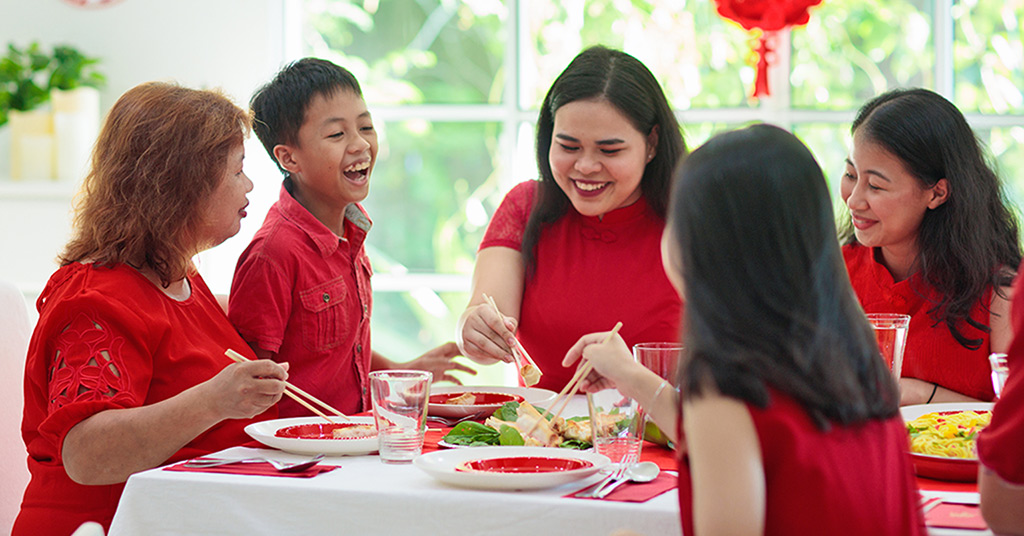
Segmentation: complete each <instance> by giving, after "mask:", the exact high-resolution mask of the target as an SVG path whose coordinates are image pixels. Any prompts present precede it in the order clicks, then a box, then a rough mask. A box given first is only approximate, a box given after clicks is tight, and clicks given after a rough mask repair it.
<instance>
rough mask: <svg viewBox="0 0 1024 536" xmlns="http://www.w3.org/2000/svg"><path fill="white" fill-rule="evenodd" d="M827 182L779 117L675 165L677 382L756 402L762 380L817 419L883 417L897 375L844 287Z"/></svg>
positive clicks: (690, 389)
mask: <svg viewBox="0 0 1024 536" xmlns="http://www.w3.org/2000/svg"><path fill="white" fill-rule="evenodd" d="M834 222H835V220H834V218H833V212H832V204H831V201H830V198H829V192H828V187H827V185H826V182H825V178H824V176H823V175H822V173H821V168H819V167H818V164H817V162H815V160H814V157H813V156H812V155H811V153H810V151H809V150H808V149H807V148H806V147H805V146H804V145H803V144H802V143H801V142H800V141H799V140H798V139H797V138H796V137H795V136H793V135H792V134H790V133H788V132H786V131H785V130H782V129H780V128H778V127H774V126H769V125H754V126H751V127H748V128H744V129H742V130H737V131H733V132H728V133H725V134H721V135H718V136H715V137H714V138H712V139H711V140H710V141H709V142H707V143H706V144H704V145H703V146H701V147H700V148H699V149H697V150H696V151H694V152H693V153H692V154H691V155H690V156H688V157H687V159H686V160H685V161H684V162H683V163H682V165H681V166H680V168H679V170H678V172H677V173H676V179H675V185H674V187H673V192H672V205H671V210H670V214H669V232H670V233H671V234H670V235H669V237H670V240H672V243H673V244H674V245H675V250H676V252H677V253H678V258H676V259H673V261H674V263H675V264H676V265H677V266H679V267H680V269H681V272H682V275H683V281H684V285H685V296H686V320H685V324H686V325H685V328H684V341H685V342H684V347H685V348H686V355H685V357H684V361H683V365H682V366H681V367H680V372H679V374H680V378H679V385H680V386H682V388H683V393H684V397H687V398H689V397H693V396H696V395H699V394H700V393H702V392H703V389H704V388H706V387H708V386H710V385H713V386H714V387H715V388H716V389H717V390H718V391H719V392H721V393H722V394H723V395H725V396H729V397H732V398H736V399H740V400H744V401H746V402H749V403H751V404H754V405H756V406H758V407H765V406H767V405H768V404H769V402H770V394H769V391H768V389H769V387H771V388H774V389H777V390H779V391H782V392H784V393H786V394H788V395H789V396H791V397H793V398H794V399H795V400H797V401H798V402H799V403H800V404H801V405H802V406H803V407H804V408H805V409H806V410H807V411H808V413H809V414H810V415H811V416H812V418H813V419H814V421H815V423H816V424H817V425H818V426H819V427H820V428H821V429H826V428H827V427H828V423H829V422H835V423H841V424H850V423H857V422H862V421H865V420H868V419H878V418H888V417H891V416H894V415H896V412H897V411H898V409H899V394H898V391H897V388H896V381H895V379H894V378H893V377H892V374H891V373H890V372H889V370H888V368H887V367H886V365H885V363H884V362H883V360H882V359H881V357H880V356H879V355H878V346H877V343H876V342H875V336H874V332H873V331H872V329H871V326H870V325H869V324H868V321H867V319H866V317H865V316H864V312H863V310H862V309H861V307H860V304H859V303H858V301H857V297H856V296H855V295H854V292H853V289H852V287H851V286H850V280H849V276H848V275H847V273H846V267H845V265H844V263H843V258H842V255H841V254H840V250H839V243H838V241H837V240H836V230H835V223H834Z"/></svg>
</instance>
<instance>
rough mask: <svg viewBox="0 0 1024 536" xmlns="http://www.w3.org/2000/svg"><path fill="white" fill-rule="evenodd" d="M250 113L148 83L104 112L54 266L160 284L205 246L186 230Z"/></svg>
mask: <svg viewBox="0 0 1024 536" xmlns="http://www.w3.org/2000/svg"><path fill="white" fill-rule="evenodd" d="M250 127H251V120H250V116H249V114H248V113H247V112H245V111H244V110H242V109H241V108H239V107H238V106H236V105H235V104H234V103H233V102H231V100H229V99H228V98H227V97H225V96H224V95H223V94H221V93H219V92H217V91H210V90H196V89H189V88H185V87H181V86H178V85H175V84H169V83H163V82H149V83H145V84H141V85H139V86H136V87H134V88H132V89H130V90H128V91H127V92H126V93H125V94H124V95H122V96H121V98H120V99H118V101H117V103H115V104H114V107H113V108H111V110H110V113H109V114H108V115H107V119H106V121H105V122H104V125H103V129H102V130H101V131H100V135H99V138H98V140H97V142H96V147H95V148H94V150H93V154H92V166H91V169H90V171H89V174H88V175H87V176H86V178H85V181H84V183H83V185H82V191H81V192H80V193H79V197H78V199H77V201H76V210H75V218H74V236H73V237H72V239H71V241H70V242H69V243H68V245H67V247H66V248H65V250H64V252H63V253H62V254H61V255H60V257H59V261H60V263H61V265H67V264H70V263H72V262H95V263H97V264H99V265H107V266H109V265H113V264H117V263H126V264H129V265H131V266H134V267H136V268H143V267H148V268H149V269H152V270H153V271H155V272H156V275H157V276H158V277H159V278H160V281H161V282H162V283H163V284H164V285H165V286H167V285H169V284H170V283H171V282H172V281H177V280H180V279H182V278H183V277H185V276H186V275H189V274H192V273H194V271H195V266H194V265H193V264H192V260H191V259H192V257H193V256H194V255H195V254H196V253H198V252H199V251H201V250H203V249H205V248H206V247H207V246H208V244H202V243H200V242H201V238H200V237H199V236H198V235H197V233H196V231H197V229H198V228H199V222H200V220H201V218H202V213H203V209H204V207H205V205H204V203H203V201H204V200H206V199H207V198H208V197H209V196H210V194H211V192H212V191H213V190H214V188H216V187H217V185H218V183H219V182H220V180H221V179H222V177H223V176H224V169H225V165H226V161H227V158H228V153H229V151H230V150H231V149H232V148H233V147H237V146H238V145H239V144H241V143H242V142H243V141H244V139H245V137H246V136H247V135H248V133H249V130H250Z"/></svg>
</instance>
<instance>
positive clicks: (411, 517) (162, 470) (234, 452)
mask: <svg viewBox="0 0 1024 536" xmlns="http://www.w3.org/2000/svg"><path fill="white" fill-rule="evenodd" d="M586 408H587V405H586V397H584V396H581V395H577V396H575V397H573V399H572V400H571V401H570V402H569V404H568V406H567V409H566V411H565V415H566V416H573V415H586V414H587V409H586ZM449 429H450V428H447V427H444V428H434V429H428V430H427V434H426V438H425V441H424V453H430V452H433V451H437V450H438V449H439V448H442V447H440V446H439V445H438V441H439V440H440V439H441V438H442V436H443V435H444V434H445V433H446V432H447V431H448V430H449ZM469 448H472V447H469ZM264 455H265V456H273V457H275V458H277V459H283V460H285V461H287V460H288V459H290V458H297V457H301V456H298V455H295V454H288V453H283V452H281V451H278V450H274V449H269V448H265V447H262V446H261V445H259V444H257V443H255V442H253V443H248V444H246V445H244V446H239V447H232V448H230V449H226V450H225V451H221V452H218V453H214V454H212V455H211V456H215V457H237V458H245V457H253V456H264ZM641 460H642V461H654V462H655V463H657V464H658V465H659V467H661V469H662V473H663V474H664V475H669V476H671V477H674V475H675V474H676V473H675V471H674V470H675V469H676V465H675V464H676V461H675V456H674V453H673V452H672V451H671V450H669V449H668V448H666V447H663V446H659V445H656V444H654V443H650V442H645V443H644V445H643V449H642V454H641ZM321 465H326V466H338V467H337V468H336V469H333V470H330V471H327V472H323V473H320V474H317V475H316V476H314V477H311V478H282V477H280V476H253V475H248V474H246V475H239V474H218V473H210V472H192V471H177V470H170V469H173V468H170V469H169V468H168V467H158V468H154V469H150V470H147V471H142V472H139V473H136V474H134V475H132V476H131V477H130V478H129V479H128V482H127V484H126V485H125V489H124V492H123V494H122V496H121V500H120V502H119V504H118V508H117V512H116V514H115V516H114V520H113V523H112V525H111V527H110V529H109V531H108V535H110V536H128V535H139V534H147V535H160V536H170V535H178V534H180V535H196V534H204V535H212V534H245V535H247V536H251V535H275V536H276V535H281V534H380V535H391V534H403V535H407V534H408V535H416V534H429V535H438V534H474V535H514V536H522V535H524V534H557V535H570V534H588V535H589V534H612V533H614V532H615V531H616V530H617V529H620V528H625V529H629V530H632V531H635V532H638V533H640V534H648V535H659V536H660V535H679V534H682V531H681V528H680V523H679V503H678V501H679V498H678V494H677V491H676V489H675V487H674V486H672V487H671V488H670V489H667V490H666V491H664V492H663V493H660V494H659V495H657V496H654V497H653V498H650V499H647V500H645V501H643V502H627V501H620V500H594V499H582V498H576V497H574V496H573V494H574V493H575V492H577V491H579V490H582V489H585V488H588V487H589V486H591V485H593V484H595V483H596V482H598V481H599V480H600V479H601V478H603V475H602V474H601V473H597V474H593V475H591V476H588V477H586V478H583V479H581V480H576V481H573V482H570V483H566V484H562V485H558V486H555V487H551V488H545V489H534V490H521V491H502V490H482V489H470V488H463V487H456V486H453V485H449V484H445V483H442V482H441V481H439V480H436V479H435V478H434V477H432V476H431V475H429V474H427V473H426V472H424V471H423V470H420V469H419V468H417V467H416V466H415V465H413V464H385V463H382V462H381V461H380V458H379V456H377V455H376V454H369V455H360V456H328V457H326V458H325V459H324V460H323V461H322V462H321ZM630 485H631V484H627V485H626V486H624V487H628V486H630ZM918 486H919V488H920V489H921V495H922V501H926V500H928V499H933V498H934V499H936V501H933V502H937V501H940V500H941V501H946V502H951V503H954V502H955V503H956V504H959V503H965V504H968V505H969V504H975V505H976V504H977V503H978V493H977V485H976V484H974V483H953V482H943V481H939V480H931V479H926V478H920V477H919V478H918ZM928 534H929V535H931V536H983V535H988V534H991V532H989V531H987V530H969V529H953V528H942V527H933V526H929V527H928Z"/></svg>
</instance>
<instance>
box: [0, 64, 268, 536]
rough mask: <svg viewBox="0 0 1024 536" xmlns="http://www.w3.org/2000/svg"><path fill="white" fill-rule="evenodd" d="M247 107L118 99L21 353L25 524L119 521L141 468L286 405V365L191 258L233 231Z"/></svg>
mask: <svg viewBox="0 0 1024 536" xmlns="http://www.w3.org/2000/svg"><path fill="white" fill-rule="evenodd" d="M249 124H250V122H249V117H248V115H247V114H246V113H245V112H244V111H243V110H241V109H240V108H238V107H237V106H235V105H234V104H233V103H232V102H231V101H230V100H228V99H227V98H225V97H224V96H223V95H221V94H219V93H216V92H212V91H199V90H193V89H187V88H183V87H179V86H176V85H172V84H165V83H148V84H143V85H140V86H138V87H135V88H133V89H131V90H129V91H128V92H127V93H125V94H124V95H123V96H122V97H121V98H120V99H119V100H118V101H117V103H116V104H115V105H114V107H113V109H111V111H110V113H109V115H108V117H107V120H106V122H105V124H104V126H103V130H102V131H101V133H100V136H99V139H98V141H97V144H96V148H95V151H94V153H93V160H92V168H91V170H90V173H89V175H88V176H87V177H86V179H85V185H84V191H83V194H82V197H81V199H80V204H79V206H78V207H77V213H76V217H75V223H74V237H73V238H72V240H71V241H70V243H69V244H68V245H67V247H66V249H65V250H64V252H63V253H62V254H61V255H60V263H61V267H60V268H59V269H58V270H57V272H56V273H54V274H53V276H51V277H50V280H49V282H48V283H47V285H46V287H45V288H44V289H43V291H42V293H41V295H40V297H39V300H38V302H37V307H38V309H39V321H38V324H37V326H36V328H35V332H34V334H33V336H32V340H31V342H30V346H29V352H28V359H27V361H26V365H25V416H24V421H23V423H22V436H23V438H24V440H25V445H26V446H27V448H28V454H29V459H28V465H29V469H30V471H31V473H32V478H31V481H30V482H29V485H28V488H27V489H26V491H25V498H24V501H23V502H22V505H21V512H20V514H19V516H18V519H17V521H16V522H15V525H14V530H13V534H15V535H27V534H33V535H41V534H61V535H67V534H70V533H71V532H72V531H74V530H75V528H76V527H78V526H79V525H81V524H82V523H83V522H86V521H96V522H99V523H101V524H102V525H104V526H105V527H109V525H110V522H111V520H112V518H113V515H114V511H115V509H116V507H117V502H118V499H119V498H120V495H121V491H122V489H123V487H124V483H125V481H126V480H127V479H128V477H129V476H130V475H131V474H132V473H135V472H138V471H142V470H145V469H150V468H153V467H157V466H159V465H162V464H165V463H168V462H175V461H178V460H182V459H185V458H189V457H193V456H197V455H201V454H206V453H209V452H214V451H217V450H220V449H223V448H226V447H228V446H232V445H236V444H239V443H241V442H243V441H244V440H245V434H244V432H243V428H244V427H245V426H246V425H247V424H249V423H250V422H254V421H257V420H264V419H267V418H274V417H276V410H275V409H274V408H273V405H274V404H275V403H276V402H277V401H278V400H279V399H280V398H281V394H282V393H283V391H284V381H283V380H285V379H286V378H287V367H285V366H281V365H278V364H276V363H273V362H271V361H266V360H262V361H253V362H249V363H242V364H232V363H231V362H230V360H228V359H227V358H226V357H225V356H224V351H225V349H227V348H233V349H236V350H238V351H240V352H243V353H247V354H248V355H249V357H253V356H252V354H251V352H250V351H249V349H248V348H249V347H248V345H246V344H245V342H244V341H242V339H241V338H240V337H239V336H238V334H237V333H236V332H235V330H234V329H233V328H232V327H231V324H230V323H229V322H228V320H227V317H226V316H225V314H224V311H223V309H222V308H221V306H220V305H219V304H218V302H217V300H216V299H215V298H214V296H213V294H211V292H210V290H209V288H207V286H206V284H205V283H204V282H203V278H202V277H200V276H199V274H198V273H197V272H196V269H195V266H194V265H193V264H192V260H191V259H192V257H193V256H194V255H195V254H197V253H199V252H200V251H202V250H204V249H207V248H209V247H212V246H214V245H217V244H219V243H221V242H223V241H224V240H225V239H227V238H228V237H230V236H232V235H234V234H235V233H237V232H238V229H239V225H240V222H241V219H242V218H243V217H244V216H245V208H246V205H247V204H248V201H247V200H246V193H248V192H249V191H250V190H252V182H250V181H249V179H248V177H246V176H245V174H244V173H243V172H242V158H243V156H244V150H243V145H242V142H243V139H244V138H245V136H246V135H247V134H248V131H249Z"/></svg>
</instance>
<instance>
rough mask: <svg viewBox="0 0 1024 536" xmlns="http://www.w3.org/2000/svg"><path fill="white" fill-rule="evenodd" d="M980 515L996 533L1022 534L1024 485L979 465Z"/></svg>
mask: <svg viewBox="0 0 1024 536" xmlns="http://www.w3.org/2000/svg"><path fill="white" fill-rule="evenodd" d="M978 491H979V492H980V493H981V516H982V517H984V518H985V523H987V524H988V527H989V528H990V529H992V532H994V533H996V534H1024V508H1021V505H1024V487H1022V486H1014V485H1013V484H1010V483H1009V482H1007V481H1005V480H1003V479H1002V478H1000V477H999V475H997V474H996V473H995V472H994V471H992V470H991V469H989V468H987V467H985V466H984V465H981V466H980V468H979V470H978Z"/></svg>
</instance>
